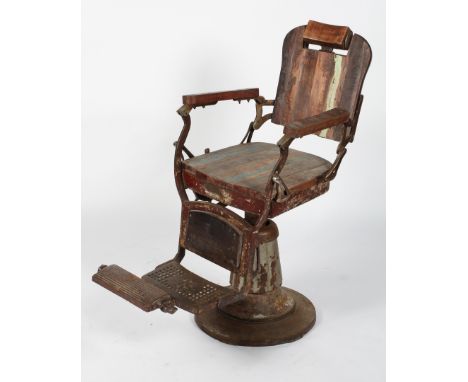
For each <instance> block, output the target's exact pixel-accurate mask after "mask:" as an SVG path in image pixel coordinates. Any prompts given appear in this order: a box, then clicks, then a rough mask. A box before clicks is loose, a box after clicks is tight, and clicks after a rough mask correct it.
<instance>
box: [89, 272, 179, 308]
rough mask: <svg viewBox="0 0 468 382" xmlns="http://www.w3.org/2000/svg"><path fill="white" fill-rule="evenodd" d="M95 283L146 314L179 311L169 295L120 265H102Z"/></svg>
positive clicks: (95, 277)
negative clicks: (154, 311) (156, 311)
mask: <svg viewBox="0 0 468 382" xmlns="http://www.w3.org/2000/svg"><path fill="white" fill-rule="evenodd" d="M93 281H94V282H95V283H97V284H99V285H101V286H102V287H104V288H106V289H107V290H110V291H111V292H113V293H115V294H116V295H118V296H120V297H122V298H124V299H125V300H127V301H129V302H131V303H132V304H133V305H135V306H137V307H139V308H140V309H143V310H144V311H145V312H151V311H153V310H156V309H161V310H162V311H163V312H166V313H174V312H175V311H176V310H177V308H176V307H175V306H174V299H173V298H172V297H171V296H170V295H169V294H167V293H166V292H165V291H163V290H161V289H160V288H158V287H157V286H155V285H154V284H152V283H149V282H147V281H145V280H142V279H141V278H139V277H137V276H135V275H134V274H132V273H130V272H128V271H126V270H125V269H123V268H121V267H119V266H118V265H109V266H106V265H102V266H101V267H99V270H98V271H97V273H95V274H94V275H93Z"/></svg>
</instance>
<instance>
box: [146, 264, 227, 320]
mask: <svg viewBox="0 0 468 382" xmlns="http://www.w3.org/2000/svg"><path fill="white" fill-rule="evenodd" d="M142 279H143V280H146V281H148V282H151V283H153V284H154V285H155V286H157V287H158V288H161V289H162V290H164V291H165V292H167V293H169V294H170V295H171V296H172V297H174V299H175V303H176V305H177V306H178V307H180V308H182V309H184V310H187V311H189V312H191V313H194V314H198V313H200V312H202V311H203V310H204V309H205V308H208V307H211V306H213V304H216V303H217V302H218V300H219V299H220V298H221V297H224V296H227V295H230V294H233V293H235V291H234V290H232V289H229V288H226V287H222V286H220V285H217V284H214V283H212V282H210V281H208V280H206V279H204V278H202V277H200V276H197V275H196V274H194V273H192V272H190V271H189V270H188V269H186V268H184V267H183V266H182V265H180V263H178V262H177V261H174V260H171V261H168V262H166V263H163V264H161V265H158V266H157V267H156V269H155V270H154V271H152V272H149V273H147V274H146V275H144V276H143V277H142Z"/></svg>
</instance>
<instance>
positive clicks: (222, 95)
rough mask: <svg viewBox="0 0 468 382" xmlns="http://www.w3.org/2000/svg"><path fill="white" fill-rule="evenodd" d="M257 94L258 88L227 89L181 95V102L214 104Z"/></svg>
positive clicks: (255, 96) (200, 104)
mask: <svg viewBox="0 0 468 382" xmlns="http://www.w3.org/2000/svg"><path fill="white" fill-rule="evenodd" d="M258 96H259V90H258V88H251V89H239V90H228V91H221V92H213V93H202V94H190V95H184V96H182V102H183V104H184V105H188V106H192V107H197V106H207V105H214V104H216V103H217V102H218V101H226V100H234V101H242V100H249V99H254V98H257V97H258Z"/></svg>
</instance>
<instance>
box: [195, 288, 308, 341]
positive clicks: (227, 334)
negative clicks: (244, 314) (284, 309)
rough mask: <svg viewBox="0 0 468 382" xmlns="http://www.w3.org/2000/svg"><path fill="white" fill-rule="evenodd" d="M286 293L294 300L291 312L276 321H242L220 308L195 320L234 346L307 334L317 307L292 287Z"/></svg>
mask: <svg viewBox="0 0 468 382" xmlns="http://www.w3.org/2000/svg"><path fill="white" fill-rule="evenodd" d="M283 290H284V292H285V293H287V294H288V295H289V297H291V299H293V300H294V302H295V304H294V308H293V309H292V311H291V312H290V313H289V314H286V315H284V316H282V317H281V318H279V319H272V320H263V321H258V320H240V319H238V318H234V317H231V316H229V315H228V314H226V313H224V312H221V311H220V310H219V309H217V308H216V307H213V308H210V309H206V310H204V311H203V312H201V313H200V314H196V315H195V322H196V323H197V325H198V326H199V328H200V329H201V330H203V331H204V332H205V333H206V334H208V335H209V336H211V337H213V338H216V339H217V340H219V341H222V342H224V343H227V344H231V345H239V346H272V345H278V344H283V343H287V342H293V341H296V340H298V339H300V338H301V337H303V336H304V335H305V334H306V333H307V332H308V331H309V330H310V329H312V327H313V326H314V324H315V308H314V305H313V304H312V303H311V302H310V300H309V299H308V298H306V297H305V296H303V295H302V294H300V293H298V292H296V291H293V290H291V289H288V288H283Z"/></svg>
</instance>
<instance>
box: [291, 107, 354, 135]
mask: <svg viewBox="0 0 468 382" xmlns="http://www.w3.org/2000/svg"><path fill="white" fill-rule="evenodd" d="M347 121H349V112H348V111H346V110H344V109H339V108H334V109H331V110H328V111H324V112H323V113H320V114H318V115H314V116H313V117H308V118H304V119H301V120H299V121H295V122H291V123H289V124H287V125H286V126H285V127H284V130H283V133H284V134H285V135H287V136H288V137H290V138H302V137H303V136H305V135H309V134H315V133H318V132H319V131H321V130H324V129H328V128H329V127H334V126H337V125H340V124H342V123H345V122H347Z"/></svg>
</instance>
